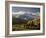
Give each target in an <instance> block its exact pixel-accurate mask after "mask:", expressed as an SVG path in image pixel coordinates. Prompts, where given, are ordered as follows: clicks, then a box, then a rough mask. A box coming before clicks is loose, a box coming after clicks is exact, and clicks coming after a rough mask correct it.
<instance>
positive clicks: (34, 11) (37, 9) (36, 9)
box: [12, 7, 40, 13]
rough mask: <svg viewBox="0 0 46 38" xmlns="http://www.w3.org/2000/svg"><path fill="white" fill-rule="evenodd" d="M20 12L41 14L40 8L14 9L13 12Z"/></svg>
mask: <svg viewBox="0 0 46 38" xmlns="http://www.w3.org/2000/svg"><path fill="white" fill-rule="evenodd" d="M19 11H25V12H30V13H31V12H33V13H37V12H40V8H32V7H12V12H19Z"/></svg>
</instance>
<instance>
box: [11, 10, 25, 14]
mask: <svg viewBox="0 0 46 38" xmlns="http://www.w3.org/2000/svg"><path fill="white" fill-rule="evenodd" d="M12 14H19V15H23V14H25V12H24V11H19V12H13V13H12Z"/></svg>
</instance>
